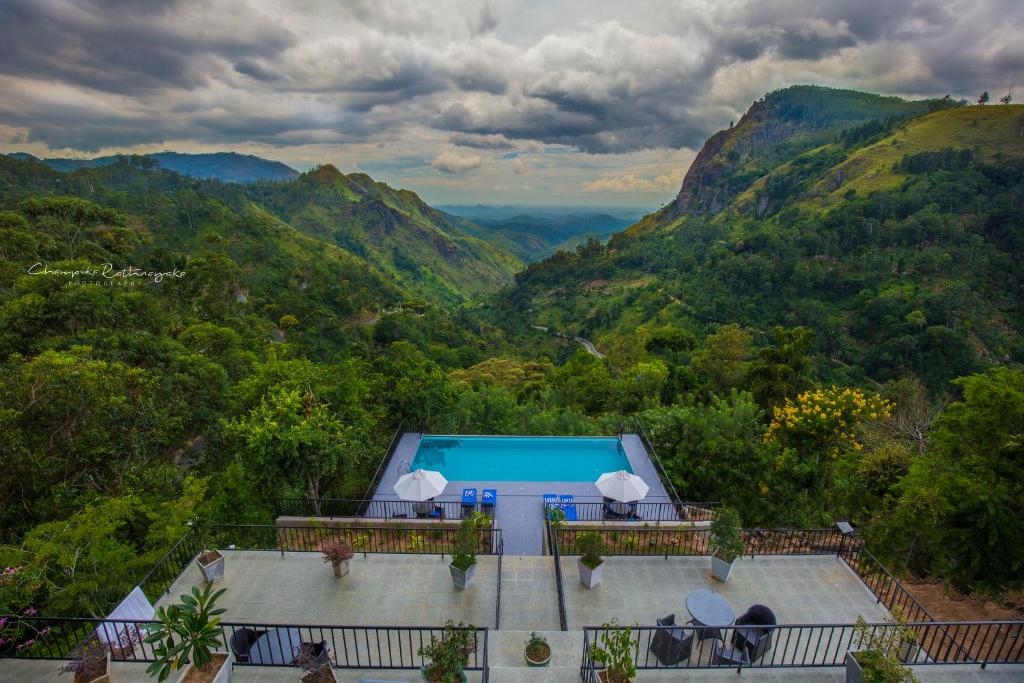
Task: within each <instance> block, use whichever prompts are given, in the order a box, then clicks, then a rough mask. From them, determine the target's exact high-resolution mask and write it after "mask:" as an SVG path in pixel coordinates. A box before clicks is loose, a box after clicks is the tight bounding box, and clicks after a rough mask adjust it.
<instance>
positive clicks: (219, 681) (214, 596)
mask: <svg viewBox="0 0 1024 683" xmlns="http://www.w3.org/2000/svg"><path fill="white" fill-rule="evenodd" d="M222 595H224V589H221V590H219V591H217V592H213V584H210V583H208V584H206V586H205V587H204V588H203V591H202V592H201V593H200V592H199V588H198V587H194V588H192V594H191V595H182V596H181V602H180V603H179V604H175V605H171V606H169V607H166V608H165V607H161V608H160V609H158V610H157V613H156V616H157V620H158V621H159V622H160V624H159V626H157V627H156V629H154V630H153V631H151V632H150V633H149V635H147V636H146V638H145V639H144V641H145V642H146V643H149V644H151V645H153V656H154V658H155V660H156V661H154V662H153V663H152V664H150V665H149V667H148V668H147V669H146V673H148V674H149V675H151V676H156V677H157V679H158V680H160V681H165V680H167V679H168V678H170V676H171V674H172V673H175V672H179V671H180V672H181V673H180V674H179V675H178V677H177V679H176V681H178V682H179V683H180V682H181V681H188V680H204V681H209V682H210V683H227V682H228V681H230V680H231V665H232V663H233V661H234V658H233V656H232V655H231V653H230V652H218V651H216V649H215V648H217V647H218V646H219V645H221V640H220V636H221V632H220V615H221V614H224V612H226V611H227V610H225V609H221V608H217V607H215V605H216V603H217V600H218V599H220V596H222ZM200 677H202V678H200Z"/></svg>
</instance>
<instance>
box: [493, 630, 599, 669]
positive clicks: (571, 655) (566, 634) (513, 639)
mask: <svg viewBox="0 0 1024 683" xmlns="http://www.w3.org/2000/svg"><path fill="white" fill-rule="evenodd" d="M537 634H538V635H542V636H544V637H545V638H546V639H547V641H548V645H550V646H551V666H553V667H555V668H561V667H566V668H573V669H577V668H578V667H579V665H580V659H581V658H582V656H583V632H582V631H537ZM529 638H530V631H491V632H490V634H489V635H488V643H489V646H490V647H489V651H488V653H487V657H488V660H489V662H490V664H491V665H492V666H501V667H519V666H521V667H523V668H529V667H527V664H526V659H525V658H524V657H523V650H524V649H525V647H526V641H527V640H529Z"/></svg>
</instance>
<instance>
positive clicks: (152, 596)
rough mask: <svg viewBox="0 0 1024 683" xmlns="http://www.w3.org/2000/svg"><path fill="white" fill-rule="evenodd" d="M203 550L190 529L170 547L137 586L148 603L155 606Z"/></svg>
mask: <svg viewBox="0 0 1024 683" xmlns="http://www.w3.org/2000/svg"><path fill="white" fill-rule="evenodd" d="M202 550H203V549H202V548H201V547H200V542H199V539H198V538H197V536H196V534H195V533H194V532H193V531H192V530H191V529H190V530H189V531H186V532H185V534H184V535H183V536H182V537H181V538H179V539H178V541H177V542H176V543H175V544H174V545H173V546H171V549H170V550H168V551H167V552H166V553H165V554H164V556H163V557H161V558H160V559H159V560H158V561H157V563H156V564H155V565H153V568H152V569H150V570H149V571H148V572H147V573H146V575H145V576H143V577H142V580H140V581H139V583H138V584H137V585H138V587H139V588H141V589H142V592H143V593H144V594H145V595H146V597H147V598H148V599H149V601H150V602H152V603H154V604H156V601H157V600H159V599H160V596H162V595H163V594H165V593H167V592H168V591H169V590H170V588H171V585H172V584H173V583H174V582H175V580H177V578H178V577H179V576H180V575H181V573H182V572H183V571H184V570H185V567H187V566H188V565H189V564H190V563H191V562H192V560H193V559H195V557H196V555H198V554H199V553H200V552H201V551H202Z"/></svg>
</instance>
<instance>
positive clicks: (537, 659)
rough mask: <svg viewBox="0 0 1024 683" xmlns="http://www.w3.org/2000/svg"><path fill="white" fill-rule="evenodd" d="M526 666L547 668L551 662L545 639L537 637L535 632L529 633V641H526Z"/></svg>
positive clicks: (549, 649)
mask: <svg viewBox="0 0 1024 683" xmlns="http://www.w3.org/2000/svg"><path fill="white" fill-rule="evenodd" d="M524 654H525V656H526V664H527V666H547V665H548V663H549V662H550V661H551V646H550V645H548V641H547V638H545V637H544V636H542V635H539V634H538V633H537V632H536V631H533V632H531V633H530V639H529V640H527V641H526V651H525V652H524Z"/></svg>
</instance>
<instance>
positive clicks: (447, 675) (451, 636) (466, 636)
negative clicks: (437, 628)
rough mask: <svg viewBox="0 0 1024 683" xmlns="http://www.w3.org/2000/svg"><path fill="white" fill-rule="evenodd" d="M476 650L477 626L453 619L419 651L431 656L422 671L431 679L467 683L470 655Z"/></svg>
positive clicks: (435, 682) (438, 682) (439, 682)
mask: <svg viewBox="0 0 1024 683" xmlns="http://www.w3.org/2000/svg"><path fill="white" fill-rule="evenodd" d="M474 650H476V629H475V628H474V627H473V626H471V625H466V624H463V623H462V622H461V621H460V622H459V623H458V624H455V623H453V622H452V620H451V619H449V620H448V622H447V623H446V624H445V625H444V632H443V633H442V634H441V637H440V638H438V637H437V636H435V635H431V636H430V643H429V644H428V645H424V646H423V647H421V648H420V649H419V650H417V651H416V654H417V655H418V656H420V657H423V658H424V659H426V660H427V662H426V664H424V665H423V668H421V669H420V675H421V676H422V677H423V680H424V681H427V683H465V681H466V674H465V673H463V672H464V671H465V669H466V666H467V665H468V664H469V655H470V653H471V652H473V651H474Z"/></svg>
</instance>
